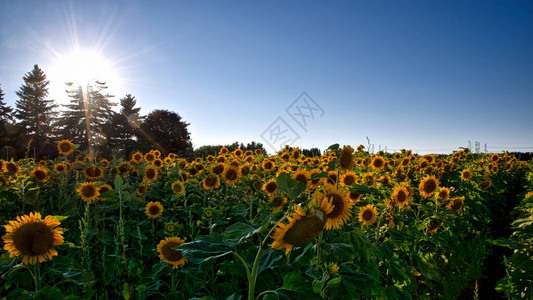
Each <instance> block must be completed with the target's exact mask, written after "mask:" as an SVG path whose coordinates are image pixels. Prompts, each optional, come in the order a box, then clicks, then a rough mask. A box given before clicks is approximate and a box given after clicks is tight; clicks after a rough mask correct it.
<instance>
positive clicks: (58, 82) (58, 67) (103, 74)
mask: <svg viewBox="0 0 533 300" xmlns="http://www.w3.org/2000/svg"><path fill="white" fill-rule="evenodd" d="M47 73H48V76H47V77H48V79H49V80H50V85H51V91H50V92H51V93H50V94H51V96H52V97H53V96H54V95H53V94H55V93H61V92H62V93H63V95H61V96H60V97H61V98H64V97H65V96H66V94H65V93H64V91H65V89H66V83H67V82H72V83H73V84H74V86H82V87H85V86H87V84H92V83H94V81H95V80H98V81H100V82H105V83H106V86H107V87H108V88H109V90H108V91H109V92H113V91H118V89H119V86H120V84H121V80H120V76H119V75H118V72H117V70H116V68H115V67H114V65H113V63H112V62H111V61H108V60H106V59H104V58H103V57H102V56H101V55H100V53H98V52H96V51H84V50H81V49H76V50H74V51H72V52H70V53H68V54H66V55H61V56H58V57H56V59H55V60H54V62H53V63H52V65H51V66H50V69H49V71H47ZM60 91H61V92H60ZM56 96H59V95H56ZM56 100H59V99H56Z"/></svg>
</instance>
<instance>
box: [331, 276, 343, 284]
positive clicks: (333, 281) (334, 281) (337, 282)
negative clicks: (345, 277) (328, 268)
mask: <svg viewBox="0 0 533 300" xmlns="http://www.w3.org/2000/svg"><path fill="white" fill-rule="evenodd" d="M341 281H342V277H335V278H333V279H331V280H330V281H328V286H337V285H340V284H341Z"/></svg>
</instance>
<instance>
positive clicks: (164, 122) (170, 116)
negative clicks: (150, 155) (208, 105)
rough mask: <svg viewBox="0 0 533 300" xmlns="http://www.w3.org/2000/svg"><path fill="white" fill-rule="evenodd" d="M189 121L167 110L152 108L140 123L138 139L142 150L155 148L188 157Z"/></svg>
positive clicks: (164, 152)
mask: <svg viewBox="0 0 533 300" xmlns="http://www.w3.org/2000/svg"><path fill="white" fill-rule="evenodd" d="M187 126H189V123H186V122H184V121H183V120H182V118H181V117H180V115H178V114H177V113H175V112H171V111H168V110H159V109H158V110H154V111H152V112H151V113H149V114H148V116H147V117H146V119H145V120H144V122H143V123H142V124H141V130H140V131H139V132H140V134H139V136H138V140H139V143H140V145H141V146H142V147H143V149H142V150H144V151H148V150H150V149H157V150H159V151H161V153H163V154H168V153H175V154H177V155H178V156H180V157H185V158H190V157H191V156H192V154H193V149H192V143H191V137H190V133H189V130H188V129H187Z"/></svg>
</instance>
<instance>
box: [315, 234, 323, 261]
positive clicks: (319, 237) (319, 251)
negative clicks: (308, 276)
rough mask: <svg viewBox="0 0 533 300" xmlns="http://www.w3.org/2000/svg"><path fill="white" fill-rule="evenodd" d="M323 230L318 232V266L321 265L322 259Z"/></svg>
mask: <svg viewBox="0 0 533 300" xmlns="http://www.w3.org/2000/svg"><path fill="white" fill-rule="evenodd" d="M323 232H324V231H323V230H322V231H320V233H319V234H318V241H317V243H316V265H317V267H318V266H319V265H320V261H321V260H322V249H321V248H320V245H322V234H323Z"/></svg>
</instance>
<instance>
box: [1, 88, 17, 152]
mask: <svg viewBox="0 0 533 300" xmlns="http://www.w3.org/2000/svg"><path fill="white" fill-rule="evenodd" d="M4 95H5V94H4V92H3V91H2V87H1V86H0V155H1V158H4V159H6V160H9V158H10V157H11V156H10V153H9V151H10V150H11V155H14V154H15V151H14V150H12V149H13V147H11V146H9V145H12V144H13V139H12V138H13V129H14V124H13V116H12V115H11V113H12V112H13V108H11V107H9V106H7V104H6V103H5V102H4ZM8 147H9V148H8Z"/></svg>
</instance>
